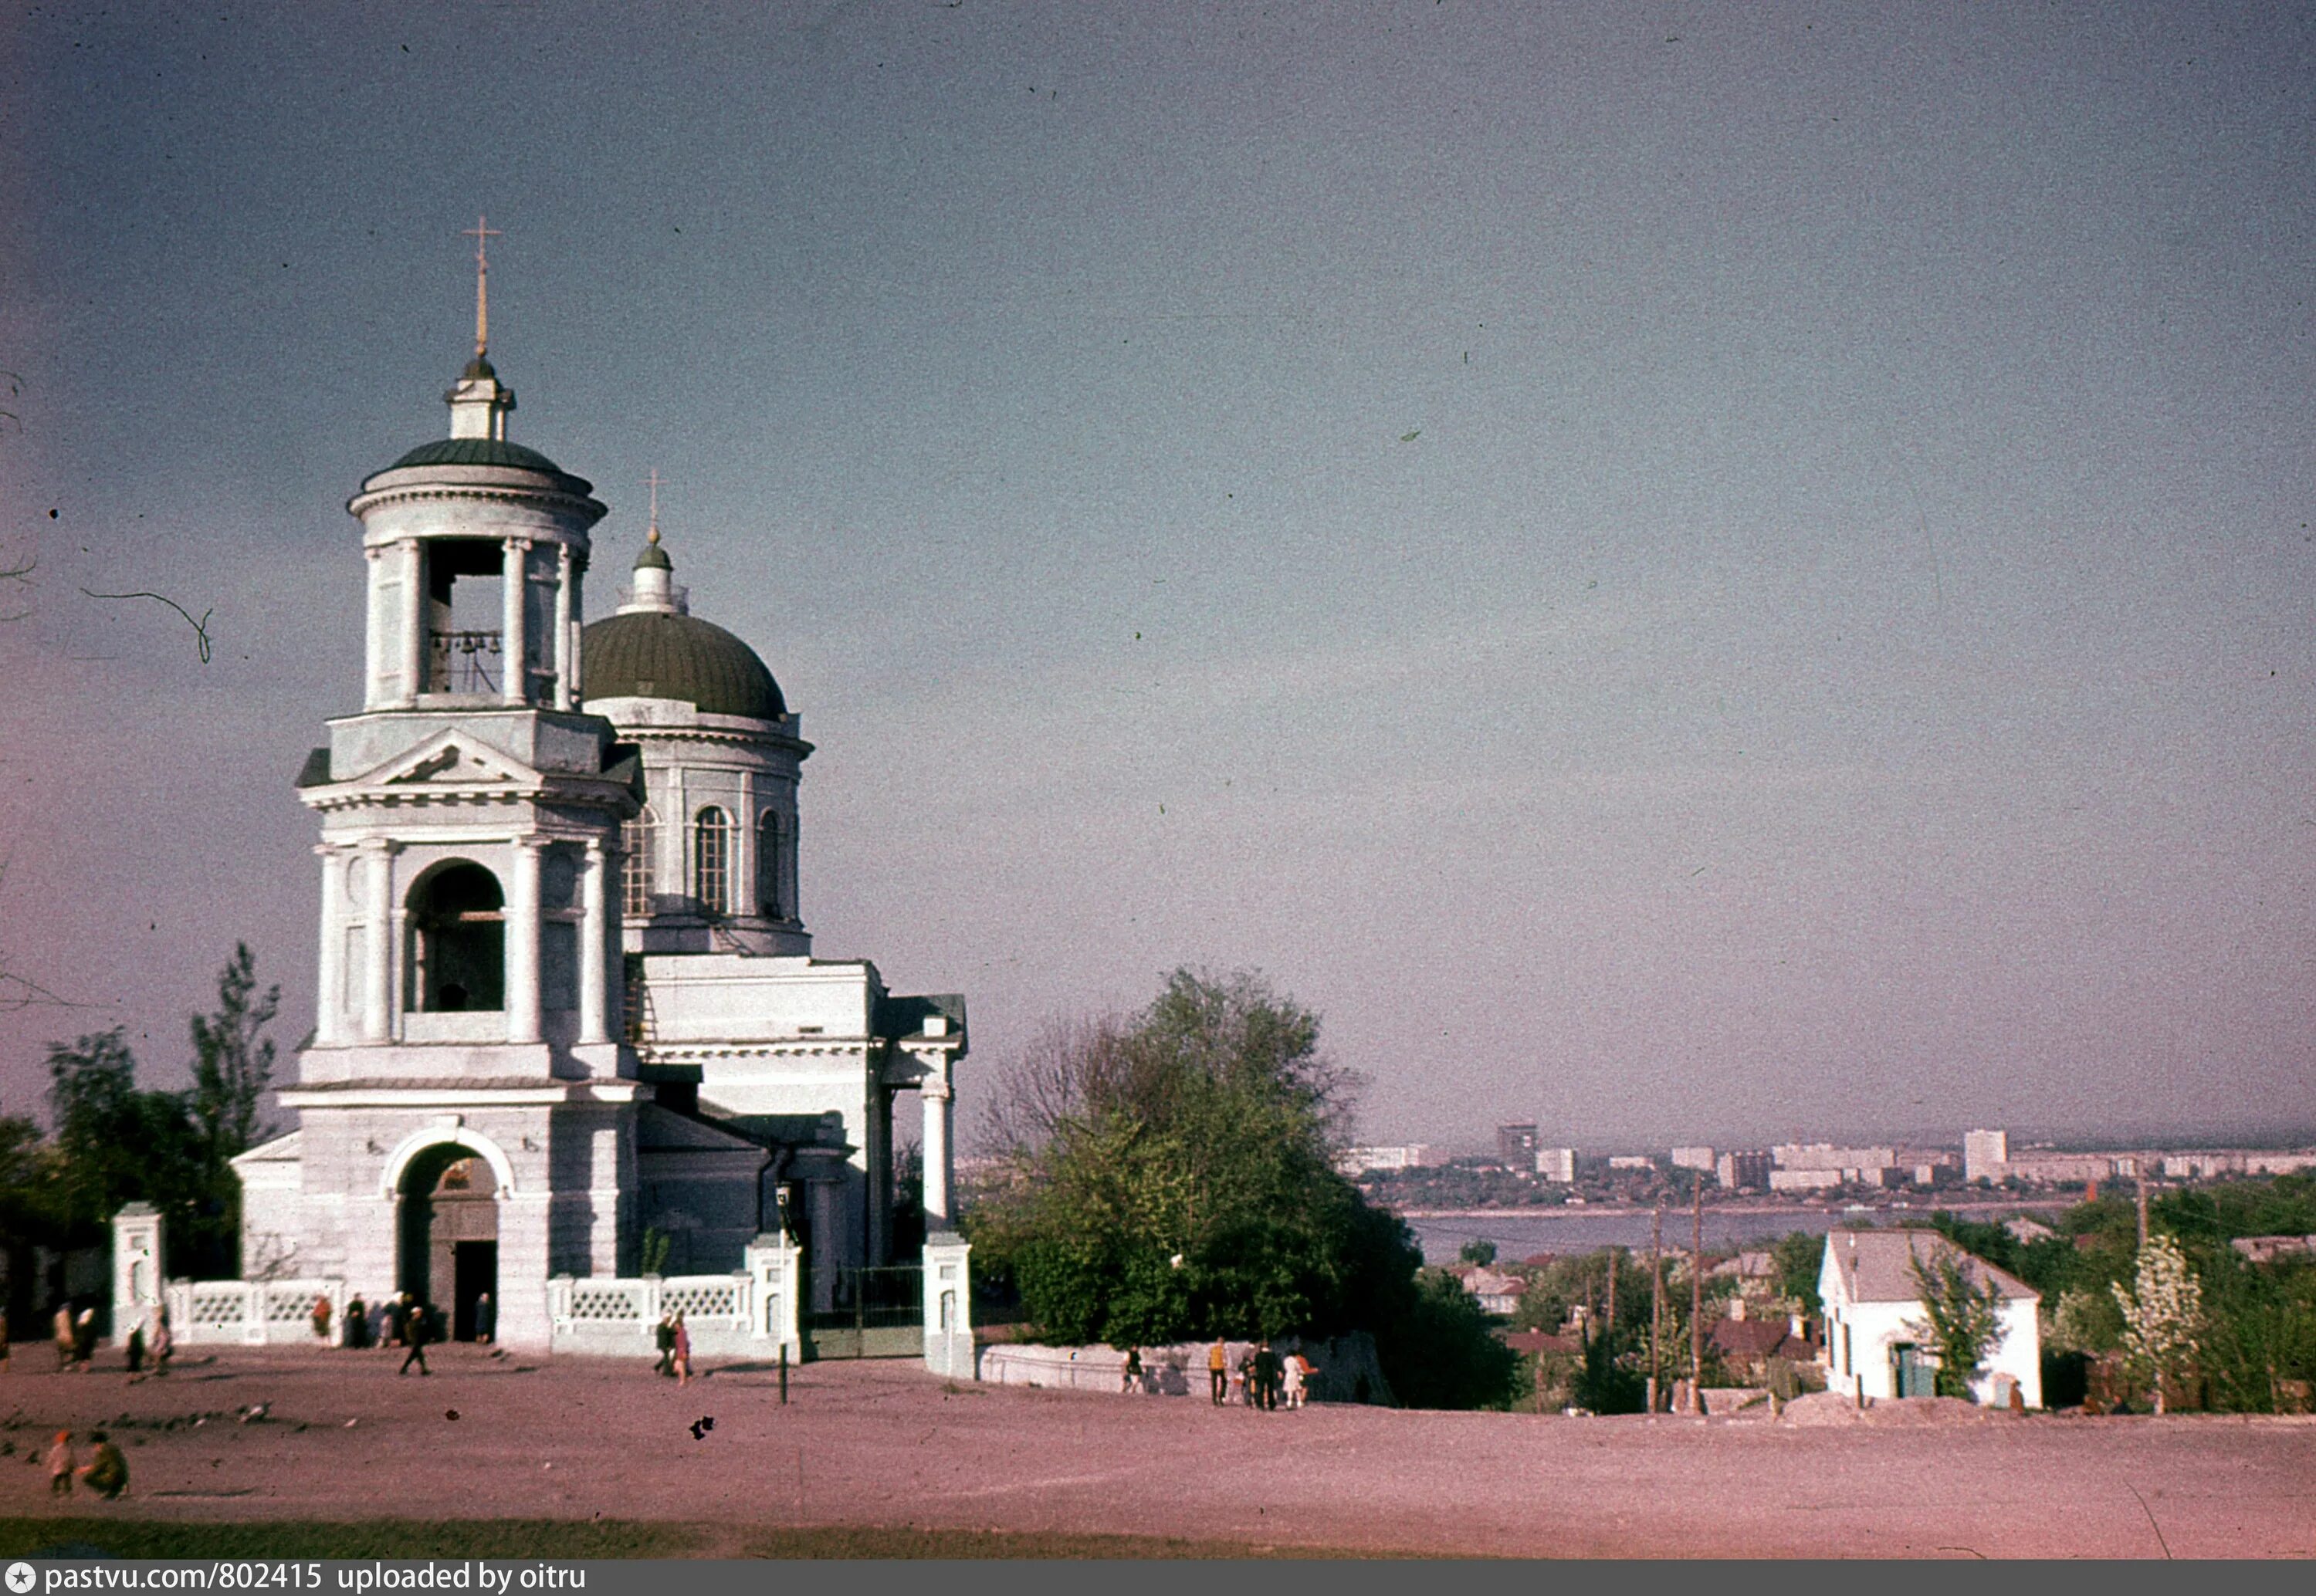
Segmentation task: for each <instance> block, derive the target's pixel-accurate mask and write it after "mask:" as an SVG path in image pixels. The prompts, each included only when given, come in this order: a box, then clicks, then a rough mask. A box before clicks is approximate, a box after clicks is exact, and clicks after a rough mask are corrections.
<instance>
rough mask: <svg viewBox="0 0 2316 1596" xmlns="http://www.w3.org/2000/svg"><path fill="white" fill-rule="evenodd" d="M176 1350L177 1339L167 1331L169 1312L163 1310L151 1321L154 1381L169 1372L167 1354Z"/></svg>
mask: <svg viewBox="0 0 2316 1596" xmlns="http://www.w3.org/2000/svg"><path fill="white" fill-rule="evenodd" d="M176 1350H177V1338H176V1336H175V1335H174V1334H173V1333H172V1332H171V1331H170V1329H169V1310H168V1309H167V1308H163V1309H162V1310H161V1311H160V1312H159V1313H158V1314H156V1316H154V1319H153V1378H154V1379H160V1378H161V1376H163V1375H165V1374H166V1373H168V1372H169V1354H170V1353H172V1352H175V1351H176Z"/></svg>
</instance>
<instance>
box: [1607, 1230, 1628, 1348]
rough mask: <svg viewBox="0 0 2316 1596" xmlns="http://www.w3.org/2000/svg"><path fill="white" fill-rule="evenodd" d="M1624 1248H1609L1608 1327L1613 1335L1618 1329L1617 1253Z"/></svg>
mask: <svg viewBox="0 0 2316 1596" xmlns="http://www.w3.org/2000/svg"><path fill="white" fill-rule="evenodd" d="M1623 1250H1624V1249H1622V1248H1621V1247H1610V1248H1609V1249H1608V1325H1607V1326H1606V1328H1607V1329H1608V1333H1609V1334H1612V1335H1613V1334H1616V1330H1617V1254H1618V1253H1619V1252H1621V1251H1623Z"/></svg>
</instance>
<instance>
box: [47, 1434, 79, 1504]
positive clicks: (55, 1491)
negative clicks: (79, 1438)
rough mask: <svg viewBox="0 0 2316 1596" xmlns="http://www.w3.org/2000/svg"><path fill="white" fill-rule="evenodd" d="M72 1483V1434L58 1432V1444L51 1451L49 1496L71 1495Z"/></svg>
mask: <svg viewBox="0 0 2316 1596" xmlns="http://www.w3.org/2000/svg"><path fill="white" fill-rule="evenodd" d="M72 1482H73V1450H72V1432H71V1431H69V1430H59V1431H58V1432H57V1444H56V1445H54V1446H52V1447H50V1448H49V1495H51V1496H69V1495H71V1494H72Z"/></svg>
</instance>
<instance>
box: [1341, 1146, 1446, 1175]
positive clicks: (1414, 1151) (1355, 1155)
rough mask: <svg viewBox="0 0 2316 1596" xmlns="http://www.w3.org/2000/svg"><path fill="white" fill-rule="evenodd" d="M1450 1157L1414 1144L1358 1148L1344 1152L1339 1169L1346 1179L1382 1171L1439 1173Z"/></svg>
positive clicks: (1437, 1149) (1433, 1149)
mask: <svg viewBox="0 0 2316 1596" xmlns="http://www.w3.org/2000/svg"><path fill="white" fill-rule="evenodd" d="M1447 1162H1448V1155H1447V1154H1446V1153H1445V1152H1442V1151H1441V1150H1440V1149H1439V1148H1435V1147H1429V1146H1426V1145H1424V1144H1422V1143H1421V1142H1412V1143H1410V1144H1408V1145H1407V1146H1404V1147H1355V1148H1344V1149H1343V1156H1342V1157H1341V1159H1340V1160H1338V1162H1337V1164H1336V1167H1337V1168H1338V1169H1340V1170H1341V1171H1342V1172H1343V1173H1344V1174H1345V1175H1372V1174H1375V1173H1376V1172H1377V1171H1381V1170H1400V1169H1437V1168H1439V1166H1442V1165H1444V1164H1446V1163H1447Z"/></svg>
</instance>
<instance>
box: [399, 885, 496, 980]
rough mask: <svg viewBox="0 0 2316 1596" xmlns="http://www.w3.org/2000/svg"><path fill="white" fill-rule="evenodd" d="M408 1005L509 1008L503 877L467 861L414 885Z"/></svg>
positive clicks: (409, 904)
mask: <svg viewBox="0 0 2316 1596" xmlns="http://www.w3.org/2000/svg"><path fill="white" fill-rule="evenodd" d="M408 907H409V910H410V960H409V970H410V979H409V980H408V982H407V985H406V989H405V992H404V995H403V1006H404V1007H405V1009H409V1010H412V1011H414V1012H416V1013H422V1014H442V1013H456V1012H459V1011H460V1010H465V1009H484V1010H491V1009H503V1008H504V1007H505V1006H506V896H505V894H504V893H503V892H502V891H500V890H499V882H498V877H496V876H494V875H493V874H492V873H490V872H489V871H487V870H485V869H484V868H483V867H482V866H481V865H475V864H469V863H468V862H466V861H464V860H461V861H459V862H458V863H455V864H450V865H440V866H437V867H436V868H435V869H432V870H430V871H428V872H427V873H425V874H424V875H422V876H420V877H419V878H418V880H417V881H416V882H414V884H413V885H412V887H411V889H410V897H409V899H408Z"/></svg>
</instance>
